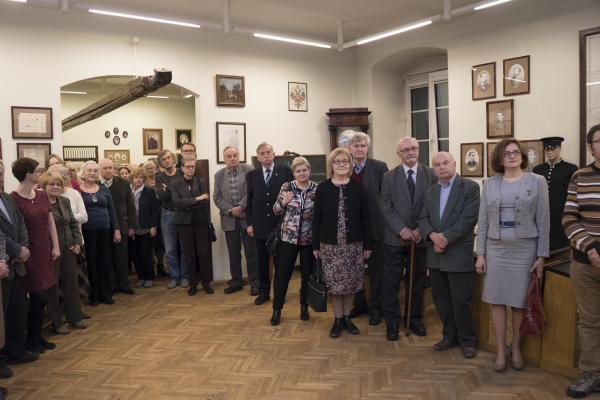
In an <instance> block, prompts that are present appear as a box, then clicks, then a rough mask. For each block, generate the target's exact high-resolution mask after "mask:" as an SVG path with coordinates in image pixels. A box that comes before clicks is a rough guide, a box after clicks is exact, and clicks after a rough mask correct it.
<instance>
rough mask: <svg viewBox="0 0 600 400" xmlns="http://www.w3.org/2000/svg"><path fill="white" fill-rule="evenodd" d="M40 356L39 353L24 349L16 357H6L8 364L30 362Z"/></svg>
mask: <svg viewBox="0 0 600 400" xmlns="http://www.w3.org/2000/svg"><path fill="white" fill-rule="evenodd" d="M39 358H40V355H39V354H36V353H32V352H30V351H24V352H23V353H21V355H20V356H19V357H17V358H13V359H10V358H9V359H8V364H9V365H10V364H27V363H30V362H33V361H35V360H37V359H39Z"/></svg>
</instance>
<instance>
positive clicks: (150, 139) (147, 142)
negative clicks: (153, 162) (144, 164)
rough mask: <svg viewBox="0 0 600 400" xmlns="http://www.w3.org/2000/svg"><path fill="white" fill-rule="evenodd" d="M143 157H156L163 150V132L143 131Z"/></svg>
mask: <svg viewBox="0 0 600 400" xmlns="http://www.w3.org/2000/svg"><path fill="white" fill-rule="evenodd" d="M142 137H143V140H144V155H145V156H156V155H158V153H160V151H161V150H162V148H163V131H162V129H146V128H145V129H144V130H143V135H142Z"/></svg>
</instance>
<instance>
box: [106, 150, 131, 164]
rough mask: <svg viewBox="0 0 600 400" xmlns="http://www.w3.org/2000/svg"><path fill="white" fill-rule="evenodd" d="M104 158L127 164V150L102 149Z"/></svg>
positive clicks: (129, 160)
mask: <svg viewBox="0 0 600 400" xmlns="http://www.w3.org/2000/svg"><path fill="white" fill-rule="evenodd" d="M104 158H110V159H111V160H113V162H114V163H115V164H129V163H130V162H131V158H130V156H129V150H104Z"/></svg>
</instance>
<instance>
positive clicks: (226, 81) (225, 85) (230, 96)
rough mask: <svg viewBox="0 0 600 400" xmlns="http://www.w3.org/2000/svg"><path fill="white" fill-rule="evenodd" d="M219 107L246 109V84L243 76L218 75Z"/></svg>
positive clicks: (217, 93)
mask: <svg viewBox="0 0 600 400" xmlns="http://www.w3.org/2000/svg"><path fill="white" fill-rule="evenodd" d="M216 86H217V87H216V89H217V92H216V95H217V106H222V107H244V106H245V105H246V84H245V82H244V77H243V76H234V75H217V77H216Z"/></svg>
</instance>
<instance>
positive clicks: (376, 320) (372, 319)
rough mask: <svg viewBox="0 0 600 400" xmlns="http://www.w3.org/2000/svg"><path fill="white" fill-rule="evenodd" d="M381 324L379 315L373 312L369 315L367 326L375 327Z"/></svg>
mask: <svg viewBox="0 0 600 400" xmlns="http://www.w3.org/2000/svg"><path fill="white" fill-rule="evenodd" d="M380 323H381V313H378V312H373V313H370V314H369V325H371V326H375V325H379V324H380Z"/></svg>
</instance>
